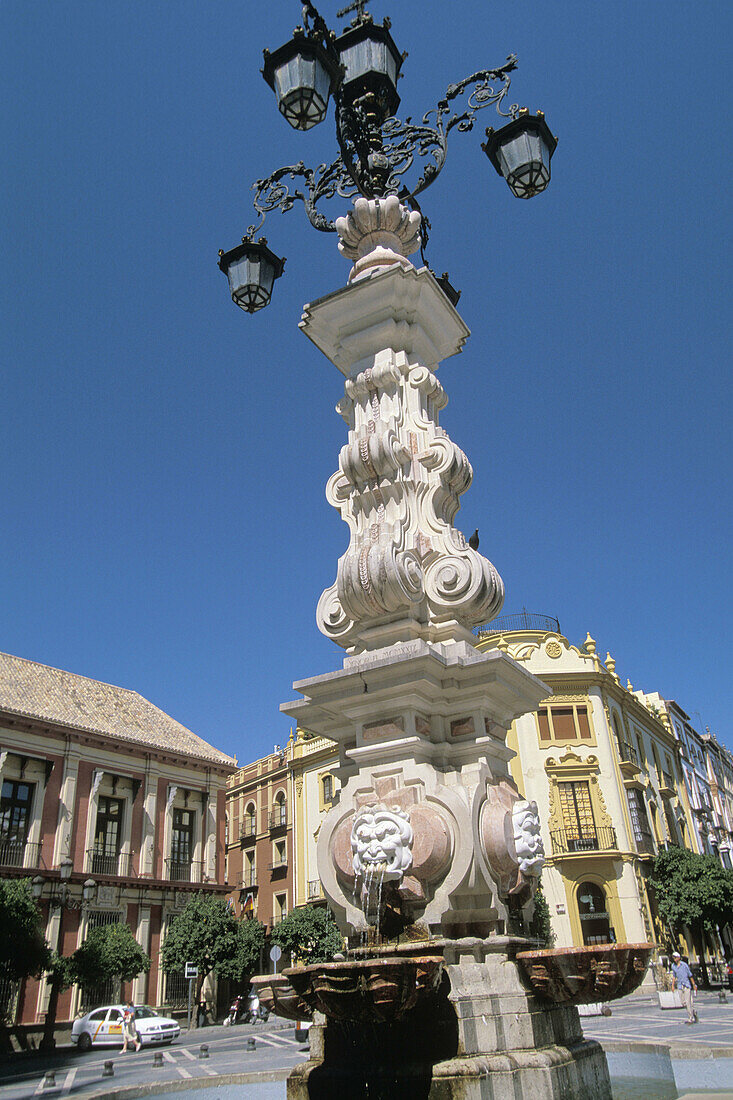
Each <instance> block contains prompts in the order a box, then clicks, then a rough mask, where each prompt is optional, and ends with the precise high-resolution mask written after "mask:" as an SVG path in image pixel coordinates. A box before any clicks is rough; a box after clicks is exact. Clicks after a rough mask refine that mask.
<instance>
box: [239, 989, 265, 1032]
mask: <svg viewBox="0 0 733 1100" xmlns="http://www.w3.org/2000/svg"><path fill="white" fill-rule="evenodd" d="M269 1015H270V1013H269V1011H268V1009H267V1008H266V1007H265V1005H263V1004H261V1003H260V998H259V997H258V996H257V994H256V993H255V992H254V990H253V991H252V992H251V993H250V994H249V996H248V997H247V1007H246V1009H245V1011H244V1016H243V1020H244V1022H245V1024H256V1023H257V1021H258V1020H261V1021H262V1022H263V1023H264V1022H265V1021H266V1020H267V1019H268V1017H269Z"/></svg>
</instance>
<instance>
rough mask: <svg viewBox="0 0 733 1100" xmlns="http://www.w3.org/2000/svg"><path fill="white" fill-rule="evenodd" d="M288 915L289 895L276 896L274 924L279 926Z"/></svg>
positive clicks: (273, 915) (273, 914)
mask: <svg viewBox="0 0 733 1100" xmlns="http://www.w3.org/2000/svg"><path fill="white" fill-rule="evenodd" d="M287 915H288V895H287V894H275V902H274V908H273V913H272V922H273V924H279V923H280V921H281V920H282V919H283V918H284V917H286V916H287Z"/></svg>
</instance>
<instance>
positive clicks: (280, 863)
mask: <svg viewBox="0 0 733 1100" xmlns="http://www.w3.org/2000/svg"><path fill="white" fill-rule="evenodd" d="M287 865H288V860H287V856H283V858H282V859H278V860H275V862H274V863H270V864H268V870H269V871H282V870H283V868H285V867H287Z"/></svg>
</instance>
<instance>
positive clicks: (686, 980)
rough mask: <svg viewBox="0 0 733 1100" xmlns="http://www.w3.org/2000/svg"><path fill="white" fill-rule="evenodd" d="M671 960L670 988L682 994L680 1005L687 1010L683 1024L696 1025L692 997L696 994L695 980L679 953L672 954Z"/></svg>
mask: <svg viewBox="0 0 733 1100" xmlns="http://www.w3.org/2000/svg"><path fill="white" fill-rule="evenodd" d="M672 960H673V961H672V982H673V985H672V988H673V989H679V991H680V993H681V994H682V1003H683V1004H684V1006H685V1008H686V1009H687V1019H686V1020H685V1023H686V1024H696V1023H697V1013H696V1012H695V1002H694V996H695V993H697V986H696V984H695V979H694V978H693V976H692V971H691V970H690V968H689V966H688V965H687V963H686V962H683V961H682V956H681V955H680V953H679V951H673V952H672Z"/></svg>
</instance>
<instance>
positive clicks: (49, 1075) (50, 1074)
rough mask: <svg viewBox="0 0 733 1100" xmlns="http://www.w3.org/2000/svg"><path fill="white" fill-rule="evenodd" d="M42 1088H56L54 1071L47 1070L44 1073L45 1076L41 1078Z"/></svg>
mask: <svg viewBox="0 0 733 1100" xmlns="http://www.w3.org/2000/svg"><path fill="white" fill-rule="evenodd" d="M43 1087H44V1089H55V1088H56V1070H55V1069H49V1070H47V1071H46V1076H45V1077H44V1078H43Z"/></svg>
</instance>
